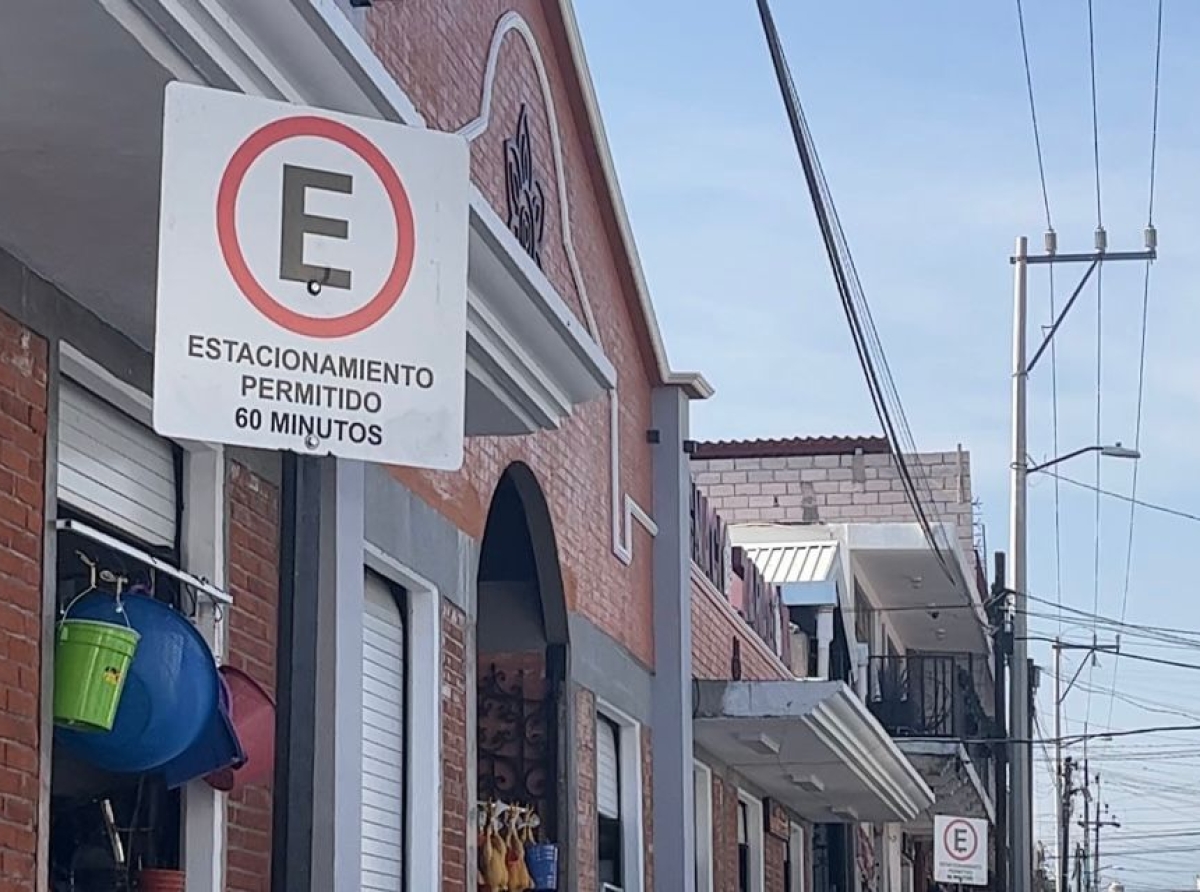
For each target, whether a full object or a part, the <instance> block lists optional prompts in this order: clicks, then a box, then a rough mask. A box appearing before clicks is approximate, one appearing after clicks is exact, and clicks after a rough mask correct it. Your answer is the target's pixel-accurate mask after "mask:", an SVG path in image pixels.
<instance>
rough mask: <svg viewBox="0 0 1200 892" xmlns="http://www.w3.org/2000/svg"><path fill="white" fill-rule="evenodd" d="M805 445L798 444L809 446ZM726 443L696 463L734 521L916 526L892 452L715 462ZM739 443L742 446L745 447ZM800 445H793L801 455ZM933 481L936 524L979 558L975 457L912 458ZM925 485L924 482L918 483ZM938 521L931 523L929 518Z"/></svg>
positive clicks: (769, 454) (767, 454)
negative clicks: (949, 527)
mask: <svg viewBox="0 0 1200 892" xmlns="http://www.w3.org/2000/svg"><path fill="white" fill-rule="evenodd" d="M803 442H804V441H799V443H801V444H803ZM724 445H725V444H700V447H699V449H698V450H697V453H696V454H695V455H694V456H693V459H692V473H693V476H694V478H695V480H696V484H697V485H698V486H699V487H700V488H701V489H702V490H703V491H704V493H705V495H706V496H707V497H708V499H709V501H710V503H711V505H712V507H713V508H714V509H715V510H716V511H717V512H718V513H719V514H720V515H721V516H722V517H724V518H725V520H726V521H727V522H729V523H787V524H815V523H897V522H913V521H915V520H916V515H915V514H914V512H913V510H912V507H911V506H910V505H909V503H908V499H907V497H906V494H905V492H904V485H903V483H902V482H901V478H900V473H899V471H898V469H897V468H896V465H895V463H894V462H893V460H892V457H891V455H889V454H887V453H886V452H878V451H874V452H865V451H863V450H855V449H853V448H849V449H847V451H845V452H843V453H841V454H825V455H818V454H792V455H787V454H779V453H781V452H785V451H787V449H786V448H778V449H772V448H766V447H764V448H763V449H762V450H761V454H757V455H756V454H752V451H753V444H745V446H746V448H745V449H743V450H739V451H740V452H741V453H742V454H741V455H738V456H737V457H709V456H710V455H711V454H712V453H713V452H719V451H730V450H728V449H726V450H720V449H713V448H712V447H713V446H717V447H721V446H724ZM739 445H740V444H739ZM802 448H803V447H802V446H799V447H793V450H792V451H800V449H802ZM909 461H910V466H911V467H912V468H913V471H914V474H916V473H921V474H923V475H924V476H925V479H926V480H927V481H928V484H929V489H930V490H931V492H932V496H933V503H934V506H935V508H936V511H937V515H938V518H940V519H941V520H942V521H944V522H946V523H953V524H954V525H955V527H956V529H957V531H958V540H959V545H960V547H961V548H962V549H963V553H964V554H965V555H966V556H967V557H968V559H969V560H970V559H973V558H972V556H973V554H974V513H973V509H972V496H971V457H970V453H968V452H966V451H962V452H959V451H954V452H929V453H922V454H920V455H915V456H912V457H911V458H910V459H909ZM918 486H919V484H918ZM935 519H936V518H933V517H931V518H930V520H935Z"/></svg>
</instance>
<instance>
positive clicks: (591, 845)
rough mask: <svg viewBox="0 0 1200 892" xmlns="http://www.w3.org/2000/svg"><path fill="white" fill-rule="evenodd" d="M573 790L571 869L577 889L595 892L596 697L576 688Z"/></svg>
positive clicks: (596, 878)
mask: <svg viewBox="0 0 1200 892" xmlns="http://www.w3.org/2000/svg"><path fill="white" fill-rule="evenodd" d="M575 753H576V760H575V765H576V772H575V783H576V787H575V793H576V797H577V799H576V802H577V813H576V819H577V822H578V823H577V825H576V827H577V831H578V832H577V834H576V838H575V846H576V851H575V870H576V873H577V876H578V884H577V886H576V888H577V889H578V890H579V892H596V889H597V887H598V885H599V881H598V877H597V874H596V867H597V864H596V854H597V852H598V848H597V846H598V845H599V843H598V841H597V839H596V829H597V820H598V819H597V816H596V814H597V813H596V697H595V695H594V694H593V693H592V692H591V691H589V690H587V688H579V689H578V690H577V692H576V694H575Z"/></svg>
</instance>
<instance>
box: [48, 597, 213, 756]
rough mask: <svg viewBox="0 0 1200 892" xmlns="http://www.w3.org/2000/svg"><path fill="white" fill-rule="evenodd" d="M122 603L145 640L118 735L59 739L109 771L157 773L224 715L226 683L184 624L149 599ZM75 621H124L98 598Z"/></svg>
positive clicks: (64, 733) (120, 712)
mask: <svg viewBox="0 0 1200 892" xmlns="http://www.w3.org/2000/svg"><path fill="white" fill-rule="evenodd" d="M122 603H123V604H124V609H125V613H126V615H127V616H128V619H129V624H130V625H131V626H132V627H133V628H134V629H135V630H136V631H137V632H138V633H140V634H141V636H142V637H141V641H140V642H139V645H138V650H137V653H136V654H135V655H134V658H133V662H132V664H130V667H129V673H128V678H127V680H126V682H125V691H124V694H123V695H122V697H121V705H120V707H119V708H118V709H117V717H116V721H115V722H114V723H113V728H112V730H111V731H108V732H102V733H96V732H81V731H72V730H67V729H63V728H60V729H57V730H56V732H55V734H56V739H57V741H58V742H59V743H60V744H61V745H62V746H63V747H65V748H66V749H68V750H70V751H71V752H72V753H74V754H75V755H76V756H77V757H78V758H80V759H82V760H84V761H86V762H89V763H91V764H93V765H95V766H97V767H99V768H103V769H105V770H106V771H114V772H123V773H133V772H143V771H153V770H155V769H158V768H161V767H162V766H164V765H166V764H167V763H168V762H170V761H172V760H173V759H176V758H177V757H179V756H180V755H182V754H183V753H184V752H185V751H187V750H188V749H189V748H191V747H192V746H193V745H194V744H195V743H196V741H197V740H199V738H200V737H201V735H202V734H204V732H205V730H206V728H208V726H209V723H210V722H211V721H212V718H213V716H214V715H215V714H216V713H217V712H218V687H219V684H220V680H219V676H218V674H217V667H216V663H215V662H214V660H213V656H212V652H211V651H210V650H209V649H208V644H207V643H206V642H205V641H204V639H203V638H202V637H200V633H199V632H197V631H196V628H195V627H194V626H193V625H192V624H191V622H190V621H188V619H187V618H186V617H184V616H182V615H180V614H179V613H178V612H177V611H175V610H174V609H173V608H171V607H170V606H169V605H167V604H164V603H163V602H161V601H156V600H154V599H153V598H151V597H149V596H147V595H137V594H129V595H125V596H124V597H123V598H122ZM71 616H72V617H77V618H79V619H93V620H102V621H107V622H113V621H115V620H119V614H118V613H117V602H116V599H115V598H114V597H113V596H112V595H109V594H103V593H99V592H97V593H95V594H91V595H88V596H86V597H85V598H83V599H81V600H80V601H79V602H78V603H77V604H76V605H75V606H74V607H72V608H71Z"/></svg>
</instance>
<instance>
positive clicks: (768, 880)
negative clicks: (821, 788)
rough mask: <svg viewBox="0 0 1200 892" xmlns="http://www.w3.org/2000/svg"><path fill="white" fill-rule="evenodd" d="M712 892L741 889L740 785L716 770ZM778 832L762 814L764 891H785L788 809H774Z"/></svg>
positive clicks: (714, 779) (714, 777)
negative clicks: (739, 869)
mask: <svg viewBox="0 0 1200 892" xmlns="http://www.w3.org/2000/svg"><path fill="white" fill-rule="evenodd" d="M712 806H713V807H712V813H713V837H712V853H713V892H738V788H737V785H736V784H734V783H731V782H729V781H728V780H726V779H724V778H722V777H720V776H718V775H717V774H716V772H714V773H713V787H712ZM772 821H773V822H774V824H775V825H776V832H775V833H774V834H773V833H772V832H771V827H770V823H771V822H768V821H767V818H766V815H764V816H763V879H764V892H783V890H784V875H785V873H786V868H787V845H788V844H787V836H786V834H787V833H788V832H789V831H790V826H789V821H788V818H787V815H786V813H785V812H784V811H783V810H782V809H781V808H778V807H775V808H773V809H772Z"/></svg>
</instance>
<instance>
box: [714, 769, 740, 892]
mask: <svg viewBox="0 0 1200 892" xmlns="http://www.w3.org/2000/svg"><path fill="white" fill-rule="evenodd" d="M712 811H713V847H712V852H713V892H738V836H737V828H738V791H737V787H735V786H733V785H732V784H728V783H726V782H725V781H724V780H722V779H721V778H720V777H718V776H717V775H716V774H715V773H714V774H713V809H712Z"/></svg>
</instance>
